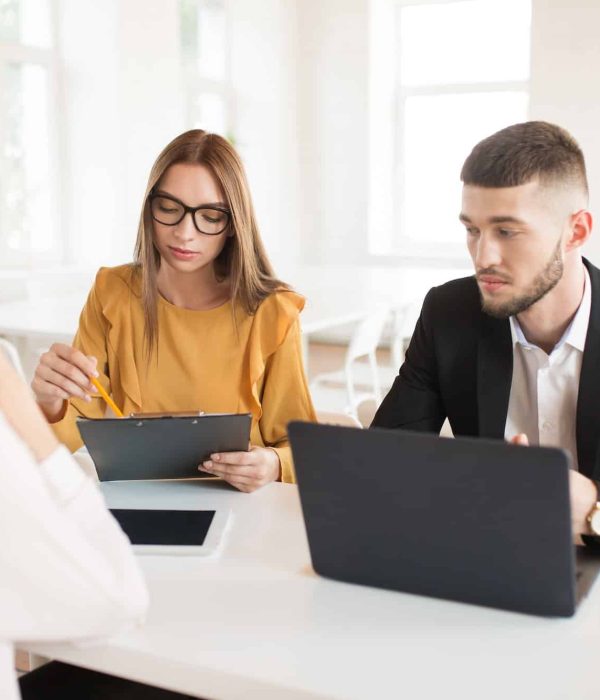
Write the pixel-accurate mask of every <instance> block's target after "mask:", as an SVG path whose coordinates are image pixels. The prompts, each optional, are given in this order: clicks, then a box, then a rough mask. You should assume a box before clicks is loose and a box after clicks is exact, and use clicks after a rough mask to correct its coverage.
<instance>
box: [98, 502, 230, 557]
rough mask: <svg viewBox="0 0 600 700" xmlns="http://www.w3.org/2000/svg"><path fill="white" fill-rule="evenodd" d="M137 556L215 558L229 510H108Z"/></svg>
mask: <svg viewBox="0 0 600 700" xmlns="http://www.w3.org/2000/svg"><path fill="white" fill-rule="evenodd" d="M110 512H111V513H112V514H113V515H114V517H115V518H116V520H117V521H118V523H119V525H120V526H121V527H122V529H123V532H125V534H126V535H127V536H128V537H129V539H130V541H131V544H132V545H133V548H134V550H135V551H136V552H138V553H140V554H178V555H180V554H183V555H195V556H198V555H201V556H206V555H208V554H214V553H215V552H216V551H217V549H218V547H219V545H220V544H221V542H222V540H223V535H224V533H225V529H226V527H227V523H228V521H229V517H230V511H229V510H228V509H223V508H219V510H146V509H129V508H111V510H110Z"/></svg>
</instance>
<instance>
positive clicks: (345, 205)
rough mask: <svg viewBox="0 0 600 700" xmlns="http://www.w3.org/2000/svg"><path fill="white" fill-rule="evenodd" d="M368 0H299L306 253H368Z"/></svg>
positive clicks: (328, 258)
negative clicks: (324, 0) (366, 251)
mask: <svg viewBox="0 0 600 700" xmlns="http://www.w3.org/2000/svg"><path fill="white" fill-rule="evenodd" d="M368 19H369V13H368V0H327V2H323V1H322V0H299V1H298V30H299V44H298V48H299V53H298V62H299V63H298V71H299V75H298V81H299V82H298V94H299V116H300V124H299V130H298V136H299V142H300V168H301V178H302V180H301V188H300V196H301V210H302V215H301V226H302V236H301V239H302V257H303V259H304V260H305V261H307V262H311V263H318V262H346V263H360V262H361V261H362V260H364V254H365V250H366V241H367V226H368V163H369V153H368V99H367V96H368V68H369V66H368V24H369V23H368Z"/></svg>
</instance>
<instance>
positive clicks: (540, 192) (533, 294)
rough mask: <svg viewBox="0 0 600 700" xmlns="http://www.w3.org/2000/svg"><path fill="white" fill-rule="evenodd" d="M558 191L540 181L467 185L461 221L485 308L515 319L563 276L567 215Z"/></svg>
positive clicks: (493, 312) (499, 315)
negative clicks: (481, 185) (495, 184)
mask: <svg viewBox="0 0 600 700" xmlns="http://www.w3.org/2000/svg"><path fill="white" fill-rule="evenodd" d="M553 192H554V188H548V187H543V186H540V185H539V183H538V182H537V181H532V182H528V183H526V184H525V185H519V186H518V187H500V188H490V187H478V186H475V185H465V186H464V187H463V197H462V212H461V214H460V220H461V221H462V223H463V224H464V226H465V228H466V230H467V246H468V248H469V253H470V255H471V259H472V260H473V265H474V267H475V274H476V277H477V283H478V285H479V291H480V294H481V300H482V307H483V310H484V311H485V312H486V313H488V314H490V315H491V316H495V317H498V318H507V317H508V316H513V315H517V314H519V313H521V312H523V311H525V309H528V308H529V307H530V306H532V305H533V304H535V302H537V301H539V300H540V299H541V298H542V297H543V296H545V295H546V294H547V293H548V292H549V291H550V290H551V289H552V288H553V287H554V286H555V285H556V284H557V283H558V282H559V281H560V279H561V277H562V274H563V249H562V242H563V237H564V234H565V233H566V232H567V230H568V227H567V224H568V220H569V216H568V215H565V214H564V207H562V206H561V203H560V201H559V200H561V199H562V197H561V196H560V194H559V193H557V196H556V198H555V199H553V196H552V193H553Z"/></svg>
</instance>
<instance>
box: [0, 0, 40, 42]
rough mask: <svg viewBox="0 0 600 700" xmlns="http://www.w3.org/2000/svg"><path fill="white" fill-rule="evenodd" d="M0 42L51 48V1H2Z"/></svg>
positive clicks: (0, 0)
mask: <svg viewBox="0 0 600 700" xmlns="http://www.w3.org/2000/svg"><path fill="white" fill-rule="evenodd" d="M0 41H11V42H17V43H20V44H27V45H28V46H37V47H41V48H49V47H50V46H51V45H52V32H51V20H50V0H0Z"/></svg>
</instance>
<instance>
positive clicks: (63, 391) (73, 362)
mask: <svg viewBox="0 0 600 700" xmlns="http://www.w3.org/2000/svg"><path fill="white" fill-rule="evenodd" d="M96 364H97V360H96V358H95V357H91V356H87V355H84V354H83V353H82V352H81V351H80V350H76V349H75V348H72V347H71V346H70V345H64V344H63V343H54V345H52V347H51V348H50V349H49V350H48V352H45V353H44V354H43V355H42V356H41V357H40V361H39V363H38V366H37V367H36V369H35V374H34V377H33V381H32V382H31V388H32V389H33V392H34V394H35V397H36V400H37V402H38V404H39V406H40V408H41V409H42V411H43V412H44V414H45V416H46V418H47V419H48V420H49V421H50V422H53V421H56V420H59V419H60V418H62V414H63V413H64V401H65V400H68V399H70V398H78V399H84V400H85V401H91V397H90V395H89V392H93V391H94V385H93V384H92V383H91V381H90V380H89V377H90V375H93V376H94V377H97V376H98V372H97V370H96Z"/></svg>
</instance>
